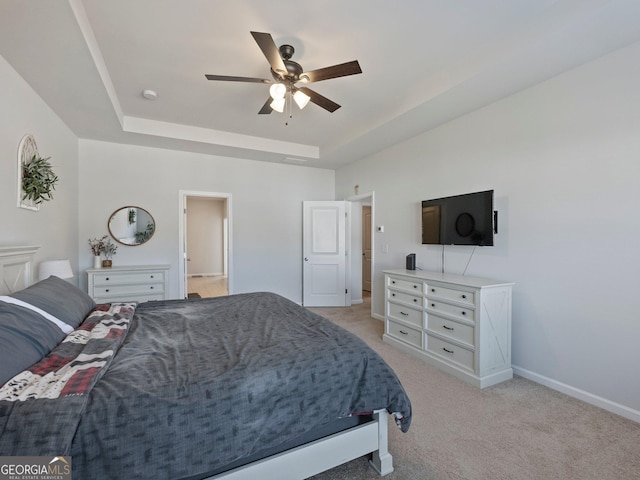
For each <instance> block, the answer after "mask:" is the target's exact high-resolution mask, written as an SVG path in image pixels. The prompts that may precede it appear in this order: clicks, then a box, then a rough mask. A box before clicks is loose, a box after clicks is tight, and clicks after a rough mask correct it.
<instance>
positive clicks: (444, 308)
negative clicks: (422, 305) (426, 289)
mask: <svg viewBox="0 0 640 480" xmlns="http://www.w3.org/2000/svg"><path fill="white" fill-rule="evenodd" d="M427 312H428V313H429V314H432V313H435V314H436V315H437V314H439V313H441V314H446V315H451V316H452V317H455V318H459V319H460V320H466V321H467V322H473V321H474V317H473V314H474V312H475V310H473V309H469V308H464V307H458V306H457V305H451V304H449V303H445V302H438V301H435V300H431V299H429V298H427Z"/></svg>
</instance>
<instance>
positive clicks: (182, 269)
mask: <svg viewBox="0 0 640 480" xmlns="http://www.w3.org/2000/svg"><path fill="white" fill-rule="evenodd" d="M187 197H207V198H220V199H224V200H225V205H226V210H225V214H226V216H227V229H226V242H227V249H226V258H225V259H224V260H223V261H224V263H225V265H226V271H227V284H228V286H227V289H228V294H229V295H231V294H232V293H233V281H232V278H233V241H232V232H233V228H232V225H233V222H232V218H231V194H230V193H219V192H202V191H196V190H179V191H178V218H179V219H180V221H179V222H178V274H179V278H180V282H179V284H180V297H179V298H187V293H188V292H187V270H188V269H187V267H186V262H187V228H186V226H187Z"/></svg>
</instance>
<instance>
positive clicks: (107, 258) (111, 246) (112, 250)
mask: <svg viewBox="0 0 640 480" xmlns="http://www.w3.org/2000/svg"><path fill="white" fill-rule="evenodd" d="M117 250H118V246H117V245H116V244H115V243H113V242H111V239H109V240H107V241H106V242H105V243H104V247H103V249H102V255H104V260H103V261H102V266H103V267H104V268H111V265H112V260H111V257H113V256H114V255H115V254H116V251H117Z"/></svg>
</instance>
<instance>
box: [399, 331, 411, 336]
mask: <svg viewBox="0 0 640 480" xmlns="http://www.w3.org/2000/svg"><path fill="white" fill-rule="evenodd" d="M398 331H399V332H400V333H401V334H403V335H409V333H408V332H405V331H404V330H398Z"/></svg>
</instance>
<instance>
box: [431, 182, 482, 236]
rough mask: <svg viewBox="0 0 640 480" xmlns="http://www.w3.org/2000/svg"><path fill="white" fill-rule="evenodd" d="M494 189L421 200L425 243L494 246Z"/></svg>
mask: <svg viewBox="0 0 640 480" xmlns="http://www.w3.org/2000/svg"><path fill="white" fill-rule="evenodd" d="M493 233H494V211H493V190H486V191H484V192H474V193H466V194H464V195H455V196H452V197H444V198H435V199H433V200H424V201H423V202H422V243H423V244H424V245H480V246H485V247H487V246H493Z"/></svg>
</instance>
